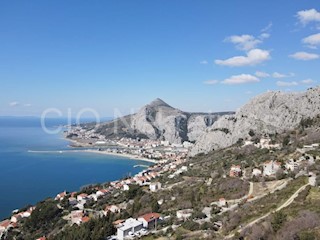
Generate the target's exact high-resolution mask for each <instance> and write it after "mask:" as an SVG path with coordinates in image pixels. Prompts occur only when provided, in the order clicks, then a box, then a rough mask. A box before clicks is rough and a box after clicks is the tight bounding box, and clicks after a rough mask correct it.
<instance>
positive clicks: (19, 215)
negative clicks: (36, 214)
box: [10, 213, 22, 223]
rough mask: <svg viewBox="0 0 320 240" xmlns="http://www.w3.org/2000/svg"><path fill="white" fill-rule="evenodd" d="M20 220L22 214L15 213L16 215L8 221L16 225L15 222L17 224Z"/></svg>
mask: <svg viewBox="0 0 320 240" xmlns="http://www.w3.org/2000/svg"><path fill="white" fill-rule="evenodd" d="M21 218H22V214H21V213H17V214H15V215H13V216H12V217H11V219H10V221H11V222H13V223H17V222H19V221H20V220H21Z"/></svg>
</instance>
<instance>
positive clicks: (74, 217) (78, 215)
mask: <svg viewBox="0 0 320 240" xmlns="http://www.w3.org/2000/svg"><path fill="white" fill-rule="evenodd" d="M82 217H83V211H82V210H75V211H72V212H71V223H72V224H77V225H79V224H80V223H81V220H82Z"/></svg>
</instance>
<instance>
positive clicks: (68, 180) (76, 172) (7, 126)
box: [0, 117, 150, 220]
mask: <svg viewBox="0 0 320 240" xmlns="http://www.w3.org/2000/svg"><path fill="white" fill-rule="evenodd" d="M64 123H65V120H63V119H50V120H49V121H47V125H48V126H51V127H54V126H57V125H59V124H64ZM63 149H69V148H68V142H67V141H65V140H64V139H63V138H62V135H61V133H60V134H56V135H49V134H46V133H45V132H44V131H43V130H42V128H41V125H40V120H39V119H37V118H12V117H0V220H1V219H3V218H5V217H7V216H9V215H10V213H11V211H12V210H14V209H17V208H21V207H24V206H26V205H27V204H35V203H37V202H38V201H40V200H42V199H44V198H46V197H54V196H55V195H56V194H57V193H59V192H61V191H63V190H67V191H76V190H79V189H80V187H81V186H84V185H87V184H90V183H101V182H106V181H112V180H116V179H119V178H122V177H124V176H125V175H127V174H128V173H131V174H135V173H137V172H139V171H141V170H142V168H134V167H133V166H134V165H136V164H141V161H137V160H130V159H126V158H121V157H114V156H108V155H99V154H92V153H32V152H28V150H34V151H46V150H49V151H54V150H63ZM143 164H146V165H150V164H148V163H146V162H143Z"/></svg>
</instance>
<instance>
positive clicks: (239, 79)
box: [222, 74, 260, 85]
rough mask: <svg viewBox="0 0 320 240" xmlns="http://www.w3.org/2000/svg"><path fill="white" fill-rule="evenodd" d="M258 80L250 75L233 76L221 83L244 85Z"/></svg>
mask: <svg viewBox="0 0 320 240" xmlns="http://www.w3.org/2000/svg"><path fill="white" fill-rule="evenodd" d="M259 81H260V79H259V78H257V77H255V76H253V75H250V74H240V75H234V76H231V77H230V78H227V79H225V80H223V81H222V83H224V84H230V85H232V84H244V83H254V82H259Z"/></svg>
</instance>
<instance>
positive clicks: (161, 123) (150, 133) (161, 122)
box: [97, 98, 230, 143]
mask: <svg viewBox="0 0 320 240" xmlns="http://www.w3.org/2000/svg"><path fill="white" fill-rule="evenodd" d="M225 114H230V113H188V112H184V111H181V110H179V109H176V108H173V107H171V106H170V105H168V104H167V103H165V102H164V101H163V100H161V99H159V98H158V99H156V100H154V101H152V102H151V103H150V104H147V105H145V106H144V107H142V108H141V109H140V110H139V111H138V112H137V113H136V114H133V115H129V116H126V117H124V118H119V119H116V120H114V121H111V122H108V123H104V124H102V125H101V126H100V127H99V128H98V130H97V132H98V133H101V134H103V135H105V136H106V137H108V138H116V137H133V138H135V137H142V138H149V139H159V140H167V141H169V142H171V143H182V142H184V141H195V140H196V139H197V138H199V137H200V136H201V135H202V134H203V133H204V131H205V130H206V129H207V128H208V127H210V126H212V124H213V123H214V122H215V121H216V120H217V119H218V118H219V117H220V116H223V115H225Z"/></svg>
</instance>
